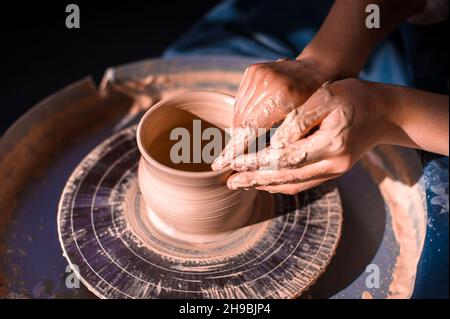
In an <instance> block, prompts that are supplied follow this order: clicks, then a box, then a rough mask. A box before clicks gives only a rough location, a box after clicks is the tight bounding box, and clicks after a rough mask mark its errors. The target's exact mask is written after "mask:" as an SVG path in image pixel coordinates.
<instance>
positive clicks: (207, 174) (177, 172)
mask: <svg viewBox="0 0 450 319" xmlns="http://www.w3.org/2000/svg"><path fill="white" fill-rule="evenodd" d="M192 94H209V95H211V94H212V95H217V96H219V95H221V96H222V97H225V98H231V99H233V100H234V96H232V95H231V94H227V93H224V92H219V91H212V90H189V91H184V92H181V93H178V94H175V95H174V96H171V97H169V98H166V99H163V100H161V101H159V102H158V103H156V104H155V105H154V106H152V107H151V108H150V109H148V110H147V111H146V112H145V113H144V115H143V116H142V118H141V120H140V121H139V124H138V127H137V130H136V140H137V145H138V148H139V152H140V153H141V156H142V157H143V158H144V159H145V161H146V162H147V163H149V164H151V165H154V166H156V167H157V168H158V169H160V170H163V171H165V172H166V173H169V174H172V175H175V176H180V177H192V178H205V177H218V176H221V175H223V174H225V173H227V172H230V171H231V169H230V168H229V167H225V168H223V169H221V170H217V171H213V170H211V171H206V172H192V171H182V170H178V169H174V168H172V167H169V166H166V165H164V164H162V163H160V162H158V161H157V160H155V159H153V158H152V157H151V156H150V155H149V154H148V152H147V151H146V150H145V148H144V146H143V145H142V139H141V130H142V126H143V125H144V124H143V123H144V122H145V121H146V120H147V119H148V118H149V117H150V116H151V114H152V113H154V112H156V111H157V110H158V109H159V108H161V107H164V105H165V104H166V103H168V102H171V101H173V100H176V99H179V98H180V97H182V96H185V95H192Z"/></svg>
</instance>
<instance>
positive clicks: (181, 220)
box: [137, 91, 257, 241]
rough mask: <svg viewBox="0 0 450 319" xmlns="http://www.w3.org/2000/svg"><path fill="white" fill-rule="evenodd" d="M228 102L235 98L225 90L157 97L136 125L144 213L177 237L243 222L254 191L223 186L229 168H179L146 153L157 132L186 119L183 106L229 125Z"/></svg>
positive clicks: (192, 236)
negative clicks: (201, 169)
mask: <svg viewBox="0 0 450 319" xmlns="http://www.w3.org/2000/svg"><path fill="white" fill-rule="evenodd" d="M233 103H234V98H233V97H232V96H230V95H227V94H223V93H218V92H210V91H190V92H186V93H182V94H179V95H176V96H174V97H171V98H169V99H165V100H162V101H161V102H159V103H157V104H156V105H155V106H153V107H152V108H151V109H149V110H148V111H147V112H146V113H145V114H144V116H143V117H142V119H141V121H140V123H139V126H138V129H137V143H138V146H139V150H140V152H141V155H142V156H141V159H140V162H139V171H138V180H139V187H140V190H141V193H142V197H143V200H144V202H145V207H146V213H147V214H148V215H147V216H148V218H150V221H151V223H152V224H153V225H154V226H155V227H156V228H157V229H158V230H159V231H162V232H164V233H165V234H169V235H170V236H172V237H175V238H179V239H187V240H190V241H203V240H205V237H204V236H202V235H210V234H218V233H223V232H228V231H232V230H235V229H238V228H240V227H243V226H245V225H246V223H247V222H248V220H249V218H250V215H251V212H252V206H253V201H254V199H255V196H256V193H257V191H255V190H238V191H236V190H230V189H228V188H227V186H226V180H227V178H228V177H229V176H230V174H231V173H232V172H231V170H230V169H228V168H225V169H223V170H220V171H212V170H208V171H202V172H196V171H183V170H178V169H175V168H172V167H169V166H167V165H164V164H162V163H160V162H158V161H157V160H155V158H153V157H152V156H151V153H152V152H151V147H152V145H155V144H154V143H155V139H156V138H157V137H158V135H160V134H161V132H164V131H167V130H168V129H172V128H175V127H179V126H180V125H183V123H186V119H185V114H186V112H189V113H190V114H192V115H194V116H195V117H198V118H199V119H201V120H202V123H203V121H207V122H209V123H211V124H213V125H214V126H216V127H218V128H221V129H225V128H227V127H231V123H232V118H233ZM156 142H158V141H156Z"/></svg>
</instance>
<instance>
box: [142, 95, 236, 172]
mask: <svg viewBox="0 0 450 319" xmlns="http://www.w3.org/2000/svg"><path fill="white" fill-rule="evenodd" d="M203 97H204V98H203ZM229 100H232V98H231V97H229V96H226V95H221V94H214V93H211V92H198V93H193V92H189V94H186V96H179V97H177V98H175V99H173V100H170V101H167V102H165V103H164V104H161V105H159V106H156V107H155V109H154V110H152V112H151V113H150V114H149V116H148V117H147V118H145V119H144V120H143V124H142V128H141V132H140V135H141V141H142V146H143V148H144V149H145V151H146V153H147V154H148V156H149V157H151V158H152V159H154V160H156V161H157V162H158V163H160V164H162V165H164V166H166V167H169V168H173V169H176V170H180V171H187V172H208V171H211V162H212V160H213V159H214V158H215V157H216V156H218V155H219V153H220V150H221V149H222V148H223V147H224V146H225V143H226V139H227V136H226V134H227V133H226V132H225V130H224V129H225V128H227V127H229V126H231V121H232V116H233V107H232V102H230V101H229ZM180 129H181V130H183V131H181V132H183V133H187V136H188V145H189V147H187V148H183V150H181V149H180V148H179V147H177V148H176V149H175V150H176V154H177V155H178V156H179V157H181V155H184V158H186V155H187V158H188V160H187V161H185V160H184V159H183V161H179V160H178V161H174V159H173V158H171V150H172V148H173V147H175V146H176V144H178V146H179V145H181V144H180V143H181V142H182V139H184V138H185V137H186V135H184V136H183V137H182V136H181V135H180V134H179V133H180V131H179V130H180ZM208 129H217V130H216V132H220V136H219V138H217V137H216V136H213V135H211V134H208V132H210V131H211V130H208ZM176 130H178V131H176ZM171 133H172V136H171ZM216 143H219V144H218V146H217V149H215V148H213V147H212V146H213V145H216ZM184 145H186V144H184Z"/></svg>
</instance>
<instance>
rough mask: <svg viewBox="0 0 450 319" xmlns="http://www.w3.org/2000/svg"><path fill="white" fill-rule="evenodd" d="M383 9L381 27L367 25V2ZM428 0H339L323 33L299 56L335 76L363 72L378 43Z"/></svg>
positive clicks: (418, 10) (331, 11)
mask: <svg viewBox="0 0 450 319" xmlns="http://www.w3.org/2000/svg"><path fill="white" fill-rule="evenodd" d="M369 4H377V5H378V6H379V8H380V28H379V29H376V28H373V29H368V28H367V27H366V24H365V20H366V17H367V15H368V13H366V12H365V10H366V7H367V5H369ZM424 6H425V0H411V1H404V0H337V1H335V3H334V4H333V6H332V8H331V10H330V12H329V14H328V16H327V18H326V19H325V21H324V22H323V24H322V26H321V28H320V30H319V32H318V33H317V34H316V36H315V37H314V39H313V40H312V41H311V42H310V43H309V44H308V46H307V47H306V48H305V49H304V50H303V51H302V53H301V54H300V55H299V56H298V57H297V59H299V60H309V61H313V62H315V63H316V64H317V65H320V67H321V68H322V69H323V72H324V73H326V74H332V77H333V78H332V79H330V80H337V79H342V78H346V77H355V76H357V75H358V74H359V72H360V71H361V69H362V67H363V66H364V63H365V62H366V60H367V58H368V56H369V54H370V53H371V52H372V50H373V49H374V48H375V46H376V45H377V44H378V43H379V42H380V41H381V40H382V39H384V38H385V37H386V36H387V35H388V34H389V33H390V32H391V31H392V30H394V29H395V28H396V27H397V26H398V25H400V24H401V23H402V22H403V21H405V20H406V19H407V18H409V17H410V16H413V15H415V14H417V13H420V12H421V11H422V10H423V8H424Z"/></svg>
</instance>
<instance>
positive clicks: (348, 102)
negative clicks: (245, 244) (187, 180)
mask: <svg viewBox="0 0 450 319" xmlns="http://www.w3.org/2000/svg"><path fill="white" fill-rule="evenodd" d="M387 110H389V106H388V105H387V103H385V102H384V98H383V94H382V93H380V92H378V93H376V94H375V92H373V90H371V89H370V84H369V82H364V81H361V80H357V79H346V80H341V81H337V82H334V83H325V84H324V85H323V86H322V87H320V88H319V89H318V90H317V91H316V92H315V93H314V94H313V95H312V96H311V97H310V98H309V99H308V100H307V101H306V102H305V103H304V104H303V105H302V106H301V107H299V108H296V109H294V110H293V111H291V112H290V113H289V114H288V115H287V117H286V119H285V120H284V122H283V123H282V124H281V126H280V127H279V128H278V130H277V131H276V132H275V134H274V135H273V137H272V138H271V143H270V146H268V147H267V148H265V149H264V150H261V151H260V152H258V153H253V154H248V155H241V156H239V157H237V158H236V159H235V160H233V161H232V163H231V168H232V169H234V170H236V171H240V172H241V173H237V174H234V175H232V176H231V177H230V178H229V179H228V187H230V188H233V189H237V188H247V187H256V188H258V189H262V190H267V191H270V192H281V193H286V194H295V193H298V192H300V191H303V190H305V189H308V188H311V187H314V186H316V185H318V184H321V183H323V182H324V181H326V180H328V179H331V178H335V177H337V176H339V175H341V174H343V173H344V172H346V171H348V170H349V169H350V168H351V167H352V165H353V164H354V163H355V162H356V161H357V160H358V159H359V158H360V157H361V156H362V155H363V154H364V153H365V152H366V151H367V150H368V149H370V148H372V147H373V146H375V145H377V144H378V143H380V142H381V141H382V140H383V138H384V137H385V136H386V135H387V134H390V133H392V130H394V129H395V128H393V124H391V121H390V116H391V115H389V114H388V113H389V111H387ZM313 128H314V129H317V130H315V131H313V132H312V131H311V130H312V129H313Z"/></svg>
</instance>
